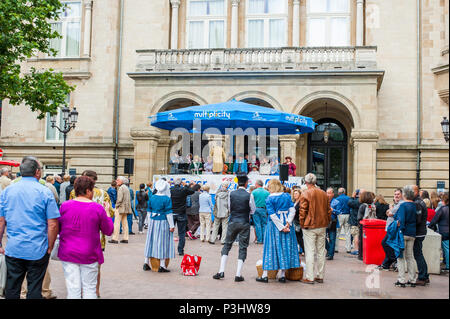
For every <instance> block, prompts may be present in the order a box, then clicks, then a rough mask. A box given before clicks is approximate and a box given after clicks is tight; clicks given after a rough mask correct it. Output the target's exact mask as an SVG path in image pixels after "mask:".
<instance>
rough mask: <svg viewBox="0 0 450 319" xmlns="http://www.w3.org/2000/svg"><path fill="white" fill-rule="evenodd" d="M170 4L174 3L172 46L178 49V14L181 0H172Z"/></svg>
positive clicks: (173, 48)
mask: <svg viewBox="0 0 450 319" xmlns="http://www.w3.org/2000/svg"><path fill="white" fill-rule="evenodd" d="M170 4H171V5H172V24H171V34H170V48H171V49H172V50H176V49H178V14H179V8H180V4H181V0H170Z"/></svg>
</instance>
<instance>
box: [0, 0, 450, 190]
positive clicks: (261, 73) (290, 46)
mask: <svg viewBox="0 0 450 319" xmlns="http://www.w3.org/2000/svg"><path fill="white" fill-rule="evenodd" d="M67 2H68V3H69V4H70V5H71V6H72V7H73V8H72V9H73V10H72V12H71V13H69V14H66V16H67V17H66V18H67V19H68V20H67V21H66V22H64V23H65V24H64V23H63V24H62V25H61V26H60V27H61V29H62V30H65V31H64V35H65V37H66V38H63V39H62V40H61V41H62V42H61V43H59V44H56V45H57V46H58V45H59V46H58V48H59V47H61V48H62V47H64V48H65V50H64V54H65V55H64V56H63V55H61V56H59V57H46V56H43V55H38V56H36V57H34V58H32V59H29V60H28V61H27V62H26V63H24V64H23V70H24V72H26V70H27V69H28V68H30V67H32V66H34V67H36V68H38V69H39V68H48V67H52V68H53V69H55V70H57V71H62V72H63V74H64V76H65V77H66V78H67V80H68V82H69V83H71V84H74V85H76V90H75V91H74V92H72V94H71V96H70V99H69V100H70V106H71V107H73V106H76V107H77V110H78V112H79V121H78V124H77V127H76V129H75V130H74V131H72V132H71V133H69V137H68V148H67V154H68V156H67V166H68V167H69V168H75V169H76V170H77V173H80V172H81V171H82V170H84V169H87V168H90V169H94V170H96V171H97V172H98V173H99V182H100V184H102V185H104V186H105V187H106V186H107V184H109V182H110V181H111V179H112V178H113V176H114V175H115V173H117V174H119V175H121V174H123V172H124V159H125V158H134V174H133V176H132V178H131V180H132V182H133V183H135V184H138V183H141V182H147V181H149V180H151V178H152V175H153V174H156V173H161V172H167V166H168V165H167V162H168V156H169V148H170V146H171V145H172V144H173V143H174V141H172V140H171V139H170V138H169V134H168V132H167V131H162V130H158V129H155V128H153V127H151V126H150V124H149V119H148V117H149V116H150V115H153V114H156V113H157V112H161V111H165V110H170V109H176V108H180V107H186V106H191V105H201V104H211V103H218V102H223V101H227V100H230V99H232V98H234V99H236V100H241V101H245V102H248V103H254V104H258V105H263V106H267V107H272V108H275V109H279V110H282V111H285V112H291V113H295V114H301V115H305V116H309V117H312V118H313V119H314V120H315V121H316V122H317V123H319V124H322V126H321V127H322V128H327V127H328V128H331V129H332V130H333V129H337V130H338V131H339V132H340V133H339V134H341V135H342V136H341V138H340V139H338V140H336V141H333V140H332V141H330V143H328V144H327V143H324V142H323V140H321V138H322V137H323V136H321V135H320V134H319V135H317V136H316V137H314V136H311V134H305V135H301V136H280V140H279V145H280V155H281V157H282V158H284V156H287V155H290V156H291V157H292V158H293V159H294V161H295V163H296V164H297V167H298V168H299V169H298V170H297V174H298V175H301V176H303V175H304V174H306V173H307V172H308V171H311V170H316V171H317V169H318V168H317V165H318V166H320V167H321V169H322V170H323V171H324V172H323V174H324V176H323V179H324V181H323V183H324V184H327V185H338V184H341V185H344V186H346V187H347V188H348V189H349V191H352V190H354V189H356V188H366V189H370V190H373V191H376V192H377V193H381V194H384V195H385V196H387V197H388V198H390V197H391V196H392V193H393V190H394V188H396V187H400V186H404V185H406V184H413V183H416V180H419V182H420V186H421V187H423V188H425V189H428V190H433V189H436V184H437V181H444V182H445V187H446V188H447V189H448V164H449V159H448V158H449V155H448V143H446V142H445V140H444V138H443V135H442V130H441V126H440V122H441V120H442V118H443V116H448V111H449V106H448V96H449V91H448V6H449V4H448V0H417V1H412V0H411V1H390V0H381V1H380V0H377V1H375V0H314V1H310V0H152V1H149V0H133V1H126V0H73V1H72V0H71V1H67ZM70 19H72V20H70ZM71 23H72V24H71ZM77 23H78V24H77ZM68 25H70V26H68ZM74 26H75V27H74ZM58 27H59V26H58ZM66 27H67V29H65V28H66ZM74 37H75V42H74V40H73V38H74ZM68 52H72V53H71V54H72V55H70V54H68ZM73 52H76V53H73ZM1 116H2V118H1V120H2V121H1V141H0V145H1V147H2V148H3V149H4V150H5V156H4V157H5V158H11V159H20V158H21V157H22V156H23V155H27V154H34V155H36V156H38V157H39V158H40V159H41V160H42V162H43V164H44V165H48V172H50V171H51V168H52V165H60V161H61V153H62V141H61V139H60V138H58V136H57V134H53V135H52V134H49V132H50V131H49V129H48V127H47V126H48V125H47V122H46V120H41V121H38V120H36V114H33V113H31V112H30V111H29V110H28V108H27V107H26V106H18V107H16V106H10V105H8V103H7V101H3V109H2V115H1ZM327 123H328V124H327ZM50 133H51V132H50ZM322 133H323V132H322ZM317 154H322V155H323V154H325V158H326V159H325V160H324V161H323V160H322V163H320V160H317V158H315V155H317ZM317 161H319V162H317ZM331 172H334V173H331ZM319 175H320V172H319ZM332 180H333V181H332ZM333 183H334V184H333ZM327 185H325V186H327Z"/></svg>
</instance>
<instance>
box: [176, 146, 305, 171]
mask: <svg viewBox="0 0 450 319" xmlns="http://www.w3.org/2000/svg"><path fill="white" fill-rule="evenodd" d="M213 155H214V154H212V155H210V156H207V157H206V158H201V157H200V156H198V155H195V156H192V154H188V155H187V156H185V157H183V156H181V155H179V154H178V153H175V154H174V155H173V156H172V157H171V158H170V161H169V167H170V169H169V171H170V174H194V175H200V174H260V175H280V164H285V165H287V166H288V175H289V176H296V170H297V167H296V165H295V164H294V163H293V162H292V157H290V156H286V158H285V162H284V163H281V162H280V161H279V159H278V158H277V157H268V156H261V157H260V158H258V157H257V155H256V154H251V155H250V156H249V155H248V154H245V155H244V156H236V157H233V156H232V155H229V156H228V158H227V157H226V156H225V154H224V153H222V152H221V153H220V156H219V158H218V159H217V156H213Z"/></svg>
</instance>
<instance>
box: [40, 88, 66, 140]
mask: <svg viewBox="0 0 450 319" xmlns="http://www.w3.org/2000/svg"><path fill="white" fill-rule="evenodd" d="M66 102H67V105H69V102H70V94H68V95H67V98H66ZM62 113H63V112H62V111H61V108H58V114H57V115H56V123H55V124H56V126H58V127H59V128H63V127H64V120H63V114H62ZM62 139H63V135H62V133H61V132H60V131H59V130H58V129H57V128H56V127H55V128H52V122H51V121H50V113H47V115H46V117H45V140H46V141H48V142H57V141H61V140H62Z"/></svg>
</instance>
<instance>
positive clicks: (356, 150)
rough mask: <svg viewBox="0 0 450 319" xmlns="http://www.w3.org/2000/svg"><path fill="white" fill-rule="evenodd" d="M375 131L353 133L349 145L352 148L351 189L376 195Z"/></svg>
mask: <svg viewBox="0 0 450 319" xmlns="http://www.w3.org/2000/svg"><path fill="white" fill-rule="evenodd" d="M377 142H378V132H376V131H353V132H352V134H351V140H350V144H351V146H352V147H353V188H354V189H357V188H359V189H361V188H363V189H365V190H370V191H371V192H374V193H376V187H377V176H376V175H377Z"/></svg>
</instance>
